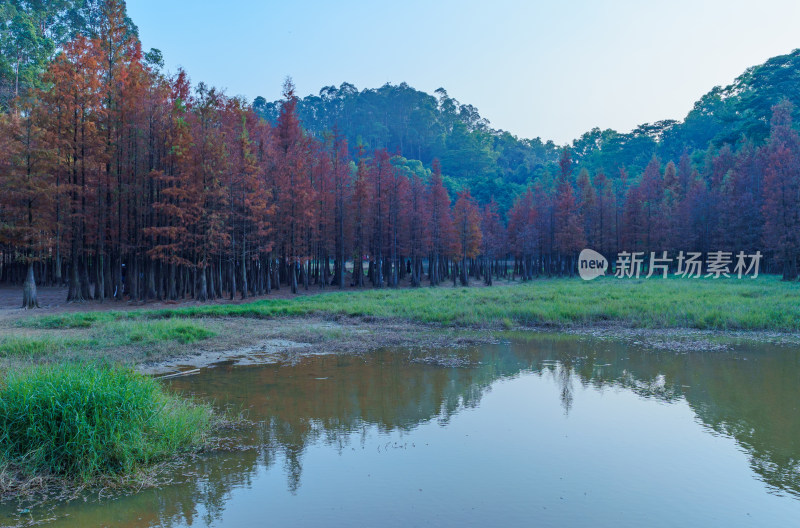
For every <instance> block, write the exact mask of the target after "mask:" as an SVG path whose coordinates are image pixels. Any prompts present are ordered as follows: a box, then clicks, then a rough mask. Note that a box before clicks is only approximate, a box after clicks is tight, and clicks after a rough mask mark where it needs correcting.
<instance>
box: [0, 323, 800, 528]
mask: <svg viewBox="0 0 800 528" xmlns="http://www.w3.org/2000/svg"><path fill="white" fill-rule="evenodd" d="M434 358H439V359H434ZM453 365H459V366H453ZM172 385H173V387H174V388H175V389H177V390H180V391H184V392H187V393H193V394H196V395H198V396H200V397H202V398H207V399H210V400H213V401H214V402H216V404H218V405H221V406H223V405H233V406H235V407H237V408H244V409H247V412H248V417H249V419H251V420H253V421H255V422H257V423H258V425H257V426H256V427H255V428H254V429H249V430H247V431H245V432H239V433H236V435H237V437H238V438H237V440H238V441H240V442H241V443H243V444H244V445H246V446H248V448H247V449H245V450H242V451H238V452H234V453H231V452H225V453H219V454H214V455H210V456H205V457H202V458H201V459H199V460H198V461H197V462H194V463H192V464H191V465H190V466H189V467H188V468H186V469H185V470H183V471H182V472H181V474H180V475H177V476H176V479H175V483H174V484H173V485H169V486H165V487H162V488H161V489H154V490H145V491H143V492H141V493H139V494H137V495H133V496H128V497H121V498H116V499H113V500H102V501H97V500H96V499H93V500H92V499H90V500H89V502H86V503H84V502H83V501H80V503H72V504H67V505H57V506H55V507H52V506H51V507H49V508H44V509H42V508H39V509H35V510H34V511H33V512H32V513H31V514H29V515H33V516H34V517H36V516H39V518H46V517H55V519H54V520H53V521H52V522H50V523H48V525H50V526H65V527H66V526H69V527H78V526H80V527H89V526H120V527H156V526H164V527H184V526H195V527H196V526H220V527H248V526H268V525H289V526H601V527H602V526H609V527H612V526H613V527H620V526H652V527H658V526H758V527H767V526H800V413H798V403H797V401H798V397H799V396H800V354H798V352H797V350H795V349H793V348H789V347H777V346H772V345H759V346H752V345H748V346H738V347H736V348H735V349H734V350H732V351H725V352H693V353H688V354H686V353H674V352H654V351H647V350H642V349H639V348H637V346H635V345H630V344H625V343H616V342H609V341H600V340H594V339H586V338H581V339H578V338H574V337H564V336H537V337H532V338H530V339H524V340H518V341H514V342H511V343H505V344H500V345H491V346H484V347H479V348H474V349H464V350H439V351H431V350H382V351H379V352H377V353H374V354H369V355H364V356H326V355H317V356H308V357H300V358H296V357H295V358H293V359H289V358H286V359H285V360H284V361H281V362H278V363H276V364H273V365H267V366H236V367H234V366H229V365H224V364H223V365H217V366H214V367H212V368H207V369H203V370H202V371H201V372H200V373H199V374H198V375H195V376H190V377H185V378H179V379H176V380H174V381H173V382H172ZM8 507H9V505H5V506H2V507H0V525H1V524H4V523H6V522H11V521H12V520H13V519H14V518H15V516H14V515H9V514H10V513H12V512H10V511H9V509H8ZM23 517H25V516H23ZM16 519H17V520H19V517H16Z"/></svg>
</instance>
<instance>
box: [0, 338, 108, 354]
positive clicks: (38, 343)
mask: <svg viewBox="0 0 800 528" xmlns="http://www.w3.org/2000/svg"><path fill="white" fill-rule="evenodd" d="M96 344H97V342H96V341H95V340H93V339H69V338H62V337H57V336H4V337H0V357H4V358H34V359H35V358H37V357H41V356H47V355H52V354H54V353H57V352H61V351H64V350H75V349H81V348H83V349H85V348H92V347H95V346H96Z"/></svg>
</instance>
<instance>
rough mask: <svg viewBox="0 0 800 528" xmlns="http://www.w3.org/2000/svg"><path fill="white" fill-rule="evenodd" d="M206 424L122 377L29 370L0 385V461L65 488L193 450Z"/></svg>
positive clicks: (199, 408) (123, 372)
mask: <svg viewBox="0 0 800 528" xmlns="http://www.w3.org/2000/svg"><path fill="white" fill-rule="evenodd" d="M212 420H213V416H212V412H211V410H210V408H208V407H206V406H204V405H200V404H197V403H194V402H191V401H187V400H183V399H181V398H179V397H178V396H175V395H172V394H168V393H166V392H165V391H164V390H163V389H162V388H161V386H160V384H159V382H158V381H156V380H153V379H151V378H148V377H145V376H143V375H141V374H137V373H135V372H134V371H132V370H130V369H125V368H120V367H105V366H98V365H74V364H72V365H58V366H37V367H31V368H28V369H24V370H21V371H17V372H11V373H9V374H8V375H7V377H6V379H5V380H4V381H3V382H2V385H0V459H5V460H4V462H6V463H11V464H14V465H15V466H17V467H19V468H21V469H22V470H23V471H26V472H30V473H32V474H46V475H54V476H59V477H64V478H67V479H70V480H81V481H85V482H88V481H91V480H92V479H94V478H98V477H114V476H121V475H126V474H128V473H131V472H134V471H136V470H137V469H139V468H142V467H145V466H147V465H148V464H151V463H153V462H156V461H158V460H160V459H163V458H166V457H169V456H171V455H174V454H176V453H179V452H182V451H186V450H190V449H193V448H197V447H199V446H201V445H202V444H203V442H204V441H205V438H206V435H207V433H208V432H209V431H210V429H211V427H212Z"/></svg>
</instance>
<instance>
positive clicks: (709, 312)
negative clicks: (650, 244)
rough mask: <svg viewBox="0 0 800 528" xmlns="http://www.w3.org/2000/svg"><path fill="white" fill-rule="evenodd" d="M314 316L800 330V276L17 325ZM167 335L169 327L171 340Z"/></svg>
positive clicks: (323, 297)
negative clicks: (783, 279)
mask: <svg viewBox="0 0 800 528" xmlns="http://www.w3.org/2000/svg"><path fill="white" fill-rule="evenodd" d="M305 315H346V316H370V317H378V318H392V319H403V320H409V321H414V322H422V323H440V324H445V325H453V326H472V327H476V326H477V327H492V328H511V327H513V326H553V327H557V326H576V325H580V326H583V325H597V324H608V323H613V324H619V325H623V326H628V327H634V328H693V329H709V330H762V331H785V332H797V331H800V284H798V283H785V282H781V281H780V280H779V279H778V278H776V277H760V278H758V279H756V280H752V279H742V280H738V279H721V280H712V279H699V280H692V279H667V280H664V279H650V280H619V279H615V278H611V277H608V278H601V279H598V280H595V281H592V282H584V281H581V280H577V279H543V280H536V281H533V282H530V283H527V284H522V285H519V286H514V287H493V288H419V289H413V290H371V291H359V292H346V291H345V292H333V293H326V294H320V295H310V296H303V297H298V298H295V299H267V300H261V301H256V302H253V303H247V304H235V305H234V304H214V305H201V306H192V307H183V308H174V309H162V310H143V311H130V312H114V311H109V312H92V313H68V314H59V315H54V316H45V317H36V318H31V319H25V320H21V321H19V323H18V324H19V325H20V326H26V327H31V328H40V329H56V328H85V327H87V326H88V327H91V328H104V327H105V328H113V327H114V326H113V325H116V324H125V323H126V322H127V324H130V323H131V322H133V321H138V322H140V323H141V324H146V325H154V324H155V321H158V320H168V321H169V320H175V319H192V318H209V317H211V318H213V317H251V318H269V317H285V316H305ZM152 328H154V329H156V328H157V327H156V326H153V327H152ZM168 334H169V333H168V332H165V333H162V335H163V336H164V338H167V337H166V336H167V335H168ZM187 335H190V333H187ZM172 338H175V337H174V335H173V337H170V339H172ZM197 338H198V339H199V338H201V337H197Z"/></svg>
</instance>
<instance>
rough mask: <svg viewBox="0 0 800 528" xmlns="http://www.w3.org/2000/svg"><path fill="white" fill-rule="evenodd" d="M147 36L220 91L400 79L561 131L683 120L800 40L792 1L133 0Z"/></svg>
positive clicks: (372, 84)
mask: <svg viewBox="0 0 800 528" xmlns="http://www.w3.org/2000/svg"><path fill="white" fill-rule="evenodd" d="M127 5H128V12H129V14H130V16H131V18H132V19H133V21H134V22H135V23H136V24H137V25H138V27H139V36H140V38H141V40H142V45H143V47H144V48H145V49H146V50H147V49H149V48H158V49H160V50H161V51H162V52H163V54H164V59H165V63H166V67H167V69H168V70H169V71H172V72H174V71H176V70H177V68H178V67H183V68H184V69H185V70H186V71H187V72H188V74H189V76H190V78H191V79H192V81H193V82H199V81H204V82H206V83H207V84H210V85H213V86H217V87H220V88H224V89H225V90H226V92H227V93H228V94H229V95H242V96H245V97H246V98H247V99H248V100H250V101H252V100H253V99H254V98H255V97H256V96H259V95H261V96H263V97H265V98H266V99H267V100H270V101H271V100H276V99H279V98H280V96H281V86H282V84H283V81H284V79H285V78H286V76H287V75H288V76H291V77H292V78H293V80H294V83H295V85H296V86H297V92H298V94H299V95H301V96H304V95H308V94H312V93H314V94H316V93H318V92H319V90H320V88H322V87H323V86H329V85H336V86H339V85H340V84H341V83H342V82H349V83H351V84H354V85H355V86H356V87H357V88H358V89H364V88H377V87H380V86H382V85H383V84H385V83H387V82H391V83H394V84H398V83H400V82H404V81H405V82H407V83H408V84H409V85H410V86H413V87H414V88H417V89H419V90H423V91H426V92H428V93H431V94H432V93H433V91H434V90H436V89H437V88H439V87H443V88H445V89H446V90H447V92H448V94H449V95H450V96H451V97H454V98H456V99H458V100H459V101H460V102H461V103H464V104H467V103H468V104H472V105H473V106H475V107H477V108H478V110H479V111H480V113H481V115H482V116H483V117H485V118H487V119H488V120H489V121H490V122H491V124H492V127H493V128H499V129H502V130H507V131H509V132H511V133H512V134H515V135H517V136H519V137H526V138H533V137H541V138H542V139H543V140H548V139H552V140H553V141H555V142H556V143H557V144H565V143H567V142H571V141H572V140H573V139H575V138H577V137H579V136H580V135H581V134H583V133H584V132H586V131H588V130H590V129H592V128H594V127H600V128H601V129H605V128H613V129H615V130H618V131H620V132H627V131H629V130H631V129H633V128H635V127H636V126H638V125H639V124H642V123H649V122H654V121H658V120H661V119H683V118H684V117H686V114H687V113H688V112H689V110H691V108H692V105H693V104H694V102H695V101H697V100H698V99H699V98H700V97H701V96H702V95H703V94H705V93H706V92H708V91H709V90H710V89H711V88H712V87H713V86H716V85H722V86H725V85H728V84H730V83H731V82H732V81H733V80H734V79H735V78H736V77H737V76H738V75H739V74H741V73H742V72H743V71H744V70H745V69H746V68H748V67H750V66H753V65H756V64H760V63H762V62H764V61H765V60H767V59H768V58H770V57H773V56H775V55H782V54H786V53H789V52H790V51H792V50H793V49H795V48H798V47H800V29H798V28H800V2H797V0H760V1H755V0H747V1H744V0H727V1H717V0H671V1H660V0H659V1H656V0H648V1H641V0H637V1H627V0H619V1H612V0H608V1H598V0H595V1H580V0H574V1H561V2H556V1H551V2H542V1H536V0H528V1H524V0H518V1H510V0H485V1H477V0H460V1H449V0H445V1H436V0H429V1H427V2H425V1H417V0H403V1H395V2H388V1H382V0H372V1H351V0H337V1H301V0H293V1H281V2H277V1H272V0H268V1H256V0H226V1H224V2H220V1H219V0H128V1H127Z"/></svg>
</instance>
